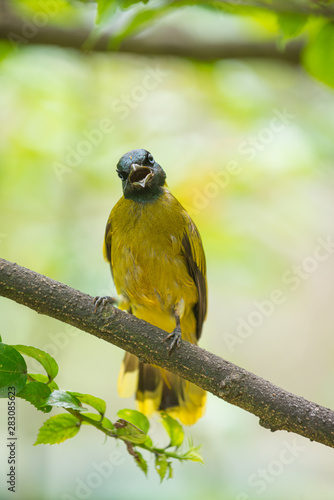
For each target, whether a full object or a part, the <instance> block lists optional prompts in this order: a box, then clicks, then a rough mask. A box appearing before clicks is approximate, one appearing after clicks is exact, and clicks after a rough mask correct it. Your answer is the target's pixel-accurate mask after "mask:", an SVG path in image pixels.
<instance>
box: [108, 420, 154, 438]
mask: <svg viewBox="0 0 334 500" xmlns="http://www.w3.org/2000/svg"><path fill="white" fill-rule="evenodd" d="M115 428H116V434H117V436H118V437H119V438H120V439H123V441H130V443H133V444H142V443H144V442H145V441H146V439H147V436H146V434H145V433H144V432H143V431H142V430H141V429H138V427H136V426H135V425H132V424H130V422H126V421H125V420H122V419H121V420H117V422H116V424H115Z"/></svg>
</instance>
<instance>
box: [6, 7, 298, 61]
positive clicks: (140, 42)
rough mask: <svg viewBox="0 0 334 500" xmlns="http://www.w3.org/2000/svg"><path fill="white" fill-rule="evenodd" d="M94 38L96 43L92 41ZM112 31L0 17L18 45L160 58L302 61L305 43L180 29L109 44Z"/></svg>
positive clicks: (12, 41)
mask: <svg viewBox="0 0 334 500" xmlns="http://www.w3.org/2000/svg"><path fill="white" fill-rule="evenodd" d="M92 36H93V37H94V43H93V42H91V41H90V40H91V39H92ZM111 37H112V35H111V34H110V33H107V32H104V33H101V34H100V35H94V28H93V26H89V25H85V26H79V27H71V28H66V27H63V26H55V25H52V24H51V23H48V24H47V25H45V26H40V25H36V24H34V22H33V21H32V20H29V19H28V18H20V17H18V16H16V15H13V14H10V15H5V16H2V17H1V16H0V39H3V40H8V41H10V42H11V43H12V44H14V45H15V46H16V45H22V46H25V45H48V46H58V47H63V48H71V49H76V50H79V51H82V52H111V53H112V52H118V53H124V54H135V55H150V56H159V57H166V56H167V57H168V56H174V57H183V58H191V59H194V60H199V61H209V62H211V61H217V60H219V59H274V60H282V61H286V62H288V63H292V64H299V63H300V59H301V52H302V49H303V47H304V45H305V44H304V42H303V41H301V40H297V41H293V42H290V43H288V44H287V46H286V47H285V49H284V50H281V49H280V48H279V47H278V46H277V43H276V41H268V42H267V41H266V42H253V41H248V42H247V41H245V42H228V41H222V42H211V41H205V40H198V39H196V38H194V37H190V36H189V35H186V34H185V33H183V32H180V31H179V30H177V29H174V30H173V32H170V31H169V32H168V33H163V32H162V33H160V34H159V36H156V35H155V36H152V35H151V36H147V35H145V34H144V35H143V34H141V36H140V37H133V38H127V39H125V40H123V42H122V43H121V44H120V45H119V46H118V45H117V46H114V47H113V46H110V38H111Z"/></svg>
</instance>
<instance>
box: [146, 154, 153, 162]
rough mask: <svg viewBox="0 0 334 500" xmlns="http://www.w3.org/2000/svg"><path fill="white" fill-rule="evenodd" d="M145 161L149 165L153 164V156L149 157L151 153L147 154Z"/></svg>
mask: <svg viewBox="0 0 334 500" xmlns="http://www.w3.org/2000/svg"><path fill="white" fill-rule="evenodd" d="M147 160H148V162H149V163H152V165H153V164H154V158H153V156H152V155H151V153H148V155H147Z"/></svg>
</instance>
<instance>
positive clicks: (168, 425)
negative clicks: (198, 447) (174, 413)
mask: <svg viewBox="0 0 334 500" xmlns="http://www.w3.org/2000/svg"><path fill="white" fill-rule="evenodd" d="M161 418H162V425H163V426H164V428H165V429H166V431H167V433H168V435H169V437H170V444H169V446H176V447H179V446H181V444H182V443H183V440H184V430H183V428H182V425H181V424H179V422H177V420H175V419H174V418H172V417H171V416H170V415H168V414H167V413H162V414H161Z"/></svg>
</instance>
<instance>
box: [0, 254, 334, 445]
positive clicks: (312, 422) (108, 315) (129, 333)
mask: <svg viewBox="0 0 334 500" xmlns="http://www.w3.org/2000/svg"><path fill="white" fill-rule="evenodd" d="M0 295H2V296H4V297H7V298H9V299H11V300H14V301H16V302H18V303H19V304H23V305H25V306H27V307H30V308H31V309H33V310H35V311H37V312H38V313H40V314H46V315H47V316H51V317H52V318H55V319H58V320H59V321H63V322H65V323H68V324H70V325H72V326H75V327H77V328H80V329H81V330H84V331H86V332H88V333H90V334H91V335H94V336H95V337H99V338H101V339H103V340H104V341H106V342H109V343H111V344H115V345H117V346H118V347H120V348H122V349H125V350H126V351H129V352H131V353H133V354H135V355H136V356H138V357H139V358H140V359H141V360H142V361H143V362H147V363H153V364H155V365H157V366H160V367H162V368H165V369H167V370H169V371H171V372H173V373H176V374H178V375H180V376H181V377H183V378H185V379H187V380H189V381H191V382H194V383H195V384H197V385H198V386H200V387H202V388H203V389H205V390H207V391H209V392H211V393H212V394H214V395H216V396H218V397H219V398H221V399H224V400H225V401H227V402H228V403H231V404H233V405H236V406H239V407H240V408H243V409H244V410H246V411H248V412H250V413H253V414H254V415H256V416H257V417H259V419H260V425H262V426H263V427H265V428H267V429H270V430H271V431H276V430H286V431H290V432H294V433H296V434H299V435H301V436H304V437H306V438H308V439H310V440H312V441H317V442H319V443H322V444H325V445H327V446H330V447H334V412H333V411H332V410H329V409H328V408H324V407H322V406H319V405H317V404H315V403H312V402H310V401H307V400H305V399H303V398H301V397H299V396H295V395H293V394H291V393H289V392H287V391H285V390H283V389H281V388H279V387H277V386H275V385H273V384H271V383H270V382H268V381H266V380H264V379H262V378H260V377H258V376H257V375H254V374H253V373H250V372H247V371H246V370H244V369H243V368H240V367H238V366H236V365H234V364H232V363H230V362H228V361H225V360H224V359H222V358H220V357H218V356H216V355H215V354H212V353H209V352H207V351H205V350H204V349H201V348H200V347H198V346H195V345H193V344H190V343H189V342H186V341H182V342H181V345H180V347H179V348H178V349H176V350H175V351H174V352H173V353H172V355H171V356H168V355H167V354H168V351H167V349H168V348H167V345H166V342H163V340H164V338H165V337H166V332H164V331H163V330H160V329H159V328H156V327H155V326H152V325H150V324H149V323H146V322H145V321H142V320H140V319H138V318H136V317H134V316H132V315H131V314H128V313H126V312H123V311H120V310H118V309H116V308H114V307H112V306H110V305H107V306H106V307H105V308H104V309H103V310H102V311H97V312H95V310H94V309H95V308H94V304H93V297H91V296H89V295H86V294H84V293H82V292H79V291H78V290H75V289H73V288H70V287H68V286H67V285H65V284H63V283H58V282H57V281H53V280H52V279H50V278H47V277H45V276H42V275H40V274H38V273H35V272H33V271H30V270H29V269H26V268H24V267H20V266H19V265H17V264H13V263H11V262H8V261H6V260H4V259H0ZM101 347H102V346H101Z"/></svg>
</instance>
